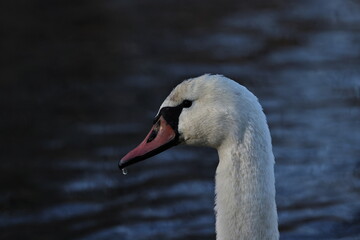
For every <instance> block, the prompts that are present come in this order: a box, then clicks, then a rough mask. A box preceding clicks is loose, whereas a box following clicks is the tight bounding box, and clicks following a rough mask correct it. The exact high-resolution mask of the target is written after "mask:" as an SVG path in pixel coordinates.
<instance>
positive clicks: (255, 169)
mask: <svg viewBox="0 0 360 240" xmlns="http://www.w3.org/2000/svg"><path fill="white" fill-rule="evenodd" d="M185 99H188V100H192V101H193V104H192V106H191V107H190V108H184V109H183V111H182V113H181V114H180V117H179V126H178V130H179V133H180V135H181V139H182V140H183V141H184V143H185V144H188V145H201V146H209V147H213V148H216V149H217V150H218V154H219V165H218V167H217V169H216V177H215V180H216V187H215V193H216V199H215V202H216V205H215V212H216V233H217V239H218V240H235V239H236V240H238V239H249V240H250V239H251V240H265V239H271V240H272V239H279V232H278V222H277V211H276V203H275V178H274V156H273V153H272V146H271V136H270V132H269V128H268V125H267V122H266V118H265V115H264V113H263V111H262V108H261V106H260V104H259V102H258V100H257V98H256V97H255V96H254V95H253V94H252V93H251V92H250V91H248V90H247V89H246V88H245V87H243V86H241V85H240V84H238V83H236V82H234V81H232V80H230V79H228V78H226V77H224V76H221V75H203V76H200V77H198V78H193V79H189V80H186V81H184V82H182V83H181V84H179V85H178V86H177V87H176V88H175V89H174V90H173V91H172V92H171V93H170V95H169V96H168V97H167V98H166V100H165V101H164V103H163V104H162V105H161V107H160V109H161V108H162V107H166V106H177V105H179V104H180V103H181V102H182V101H183V100H185Z"/></svg>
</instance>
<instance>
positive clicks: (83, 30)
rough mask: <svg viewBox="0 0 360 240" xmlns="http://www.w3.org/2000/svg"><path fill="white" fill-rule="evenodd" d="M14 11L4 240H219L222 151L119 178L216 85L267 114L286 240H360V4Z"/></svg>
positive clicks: (4, 129) (2, 176)
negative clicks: (211, 82) (181, 96)
mask: <svg viewBox="0 0 360 240" xmlns="http://www.w3.org/2000/svg"><path fill="white" fill-rule="evenodd" d="M0 5H1V6H0V19H1V28H2V36H1V39H0V41H1V54H0V61H1V70H0V74H1V75H0V107H1V113H0V114H1V115H0V116H1V119H0V125H1V128H0V131H1V134H0V136H1V138H0V146H1V147H0V149H1V165H0V167H1V172H0V239H37V240H39V239H122V240H127V239H131V240H133V239H136V240H142V239H215V230H214V222H215V218H214V214H213V204H214V203H213V198H214V193H213V189H214V173H215V169H216V166H217V159H218V158H217V154H216V151H215V150H209V149H206V148H190V147H182V146H180V147H176V148H173V149H171V150H169V151H167V152H164V153H162V154H160V155H158V156H156V157H154V158H152V159H150V160H147V161H145V162H143V163H141V164H137V165H135V166H133V167H130V168H129V174H128V175H126V176H123V175H122V174H121V172H120V171H119V170H118V168H117V164H118V160H119V158H120V157H121V156H123V155H124V154H125V153H126V152H127V151H128V150H130V149H131V148H132V147H134V146H135V145H137V144H138V143H139V142H140V141H141V140H142V139H143V137H144V136H145V135H146V133H147V132H148V130H149V129H150V125H151V121H152V118H153V117H154V115H155V114H156V112H157V110H158V107H159V106H160V104H161V102H162V100H163V99H164V98H165V97H166V96H167V94H168V93H169V92H170V90H171V89H172V88H173V87H174V86H175V85H176V84H178V83H179V82H181V81H182V80H183V79H186V78H189V77H195V76H198V75H201V74H203V73H220V74H224V75H226V76H228V77H230V78H232V79H235V80H236V81H238V82H239V83H241V84H243V85H245V86H246V87H248V88H249V89H250V90H251V91H252V92H254V93H255V94H256V95H257V96H258V97H259V100H260V102H261V104H262V105H263V107H264V111H265V113H266V114H267V117H268V121H269V125H270V130H271V133H272V137H273V145H274V154H275V157H276V162H277V164H276V168H275V172H276V188H277V204H278V212H279V228H280V231H281V239H284V240H286V239H302V240H303V239H320V240H321V239H326V240H328V239H348V240H349V239H360V2H359V1H357V0H303V1H285V0H284V1H283V0H267V1H260V0H252V1H235V0H224V1H214V0H209V1H200V0H191V1H189V0H185V1H173V0H170V1H169V0H167V1H165V0H155V1H140V0H126V1H125V0H120V1H114V0H105V1H91V0H90V1H40V0H34V1H25V0H17V1H2V2H1V4H0Z"/></svg>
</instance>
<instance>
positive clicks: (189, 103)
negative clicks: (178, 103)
mask: <svg viewBox="0 0 360 240" xmlns="http://www.w3.org/2000/svg"><path fill="white" fill-rule="evenodd" d="M191 105H192V101H190V100H184V101H183V102H182V106H183V107H184V108H189V107H191Z"/></svg>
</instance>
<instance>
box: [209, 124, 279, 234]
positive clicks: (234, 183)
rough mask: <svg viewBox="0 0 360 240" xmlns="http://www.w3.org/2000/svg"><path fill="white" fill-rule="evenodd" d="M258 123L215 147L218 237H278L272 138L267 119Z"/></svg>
mask: <svg viewBox="0 0 360 240" xmlns="http://www.w3.org/2000/svg"><path fill="white" fill-rule="evenodd" d="M258 125H259V124H258ZM260 126H263V128H261V127H259V126H257V127H256V128H252V127H251V126H248V127H247V128H246V129H244V130H243V131H242V132H237V133H235V134H234V136H237V138H236V137H233V136H230V137H229V139H228V140H227V141H224V143H223V144H222V145H221V146H220V147H219V148H218V154H219V159H220V160H219V165H218V167H217V170H216V186H215V191H216V206H215V211H216V232H217V240H235V239H259V240H260V239H279V233H278V222H277V212H276V203H275V180H274V156H273V153H272V146H271V138H270V133H269V129H268V127H267V124H266V122H265V123H262V124H260ZM238 136H241V137H238Z"/></svg>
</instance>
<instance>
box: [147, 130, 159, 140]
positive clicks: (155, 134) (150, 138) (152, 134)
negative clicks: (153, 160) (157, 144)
mask: <svg viewBox="0 0 360 240" xmlns="http://www.w3.org/2000/svg"><path fill="white" fill-rule="evenodd" d="M157 134H158V131H155V129H154V130H152V132H151V134H150V136H149V138H148V139H147V140H146V142H147V143H149V142H151V141H152V140H154V139H155V138H156V136H157Z"/></svg>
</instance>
